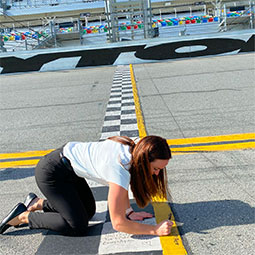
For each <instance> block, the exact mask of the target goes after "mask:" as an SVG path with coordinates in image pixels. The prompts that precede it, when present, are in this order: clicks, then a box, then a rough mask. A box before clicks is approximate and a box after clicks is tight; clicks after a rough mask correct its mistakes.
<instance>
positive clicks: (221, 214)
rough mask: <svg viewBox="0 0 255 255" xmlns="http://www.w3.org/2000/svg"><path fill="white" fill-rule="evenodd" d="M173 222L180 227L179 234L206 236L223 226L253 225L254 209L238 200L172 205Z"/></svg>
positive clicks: (254, 219) (254, 221)
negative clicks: (194, 233) (212, 230)
mask: <svg viewBox="0 0 255 255" xmlns="http://www.w3.org/2000/svg"><path fill="white" fill-rule="evenodd" d="M170 206H171V209H172V210H173V212H174V216H175V220H176V221H178V222H180V223H181V224H182V225H181V227H179V230H180V234H181V235H184V234H186V233H189V232H196V233H202V234H206V233H208V232H207V230H210V229H214V228H217V227H223V226H238V225H246V224H254V223H255V218H254V215H255V208H254V207H251V206H250V205H249V204H247V203H244V202H242V201H240V200H215V201H205V202H196V203H186V204H176V203H172V204H171V205H170Z"/></svg>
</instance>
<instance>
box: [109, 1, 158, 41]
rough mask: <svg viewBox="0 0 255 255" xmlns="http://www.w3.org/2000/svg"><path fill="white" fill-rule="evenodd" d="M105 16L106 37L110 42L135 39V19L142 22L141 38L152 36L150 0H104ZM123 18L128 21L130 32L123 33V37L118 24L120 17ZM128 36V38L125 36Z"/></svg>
mask: <svg viewBox="0 0 255 255" xmlns="http://www.w3.org/2000/svg"><path fill="white" fill-rule="evenodd" d="M105 4H106V7H105V9H106V18H107V23H108V27H109V32H108V39H109V41H110V42H118V41H122V40H127V39H131V40H134V39H135V34H137V33H136V31H135V29H134V26H135V25H136V23H135V21H141V22H142V24H143V38H151V37H153V33H152V31H153V29H152V14H151V1H150V0H129V1H121V0H105ZM123 18H125V19H126V20H127V22H128V23H129V27H130V29H129V31H130V33H128V34H127V33H126V34H125V38H124V37H121V31H120V29H119V24H120V22H121V19H122V20H123ZM127 36H128V38H127Z"/></svg>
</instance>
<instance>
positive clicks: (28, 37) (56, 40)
mask: <svg viewBox="0 0 255 255" xmlns="http://www.w3.org/2000/svg"><path fill="white" fill-rule="evenodd" d="M29 1H30V2H31V4H33V6H31V9H36V8H35V5H36V4H38V5H39V4H44V6H46V5H47V6H49V7H47V8H48V9H47V10H48V11H49V10H50V9H51V8H54V7H55V6H54V3H55V2H56V1H57V2H58V5H68V3H69V4H70V3H71V2H76V3H78V2H86V3H88V2H90V3H94V2H95V3H96V2H97V3H100V5H102V2H103V1H102V0H93V1H89V0H88V1H87V0H84V1H81V0H77V1H74V0H0V3H1V6H0V7H4V6H3V5H5V8H6V12H7V14H5V17H6V18H9V19H10V20H11V21H12V25H10V26H6V25H5V24H3V23H1V22H0V23H1V24H0V52H6V51H21V50H34V49H40V48H49V47H66V46H79V45H96V44H99V45H102V44H105V43H106V42H110V43H114V42H119V41H124V40H139V39H144V38H145V39H147V38H152V37H156V36H160V37H161V38H166V37H169V36H171V38H173V37H178V36H188V35H195V34H203V33H205V34H206V33H207V34H208V33H219V32H226V31H231V30H232V31H233V30H240V29H249V28H251V29H254V28H255V26H254V24H255V21H254V6H255V1H254V0H253V1H249V0H247V1H233V2H228V3H225V2H223V1H221V0H214V1H211V3H212V6H213V8H212V9H211V7H210V8H208V7H207V8H206V6H205V5H204V4H200V5H199V6H197V5H194V4H190V5H188V4H184V7H185V10H186V14H187V15H189V16H193V15H196V12H197V11H198V10H200V12H201V15H207V14H210V15H212V16H214V17H217V18H218V19H217V20H218V21H217V22H211V23H209V22H207V23H203V22H202V21H201V23H200V24H198V23H196V24H191V25H186V24H185V22H184V23H183V24H182V25H179V26H178V25H177V26H175V25H173V26H168V25H165V26H161V25H160V23H158V25H156V27H155V23H154V24H153V20H152V19H154V20H155V19H163V17H164V15H163V13H164V12H165V11H166V10H167V11H168V14H167V15H170V16H171V17H176V18H181V17H183V15H184V14H185V13H184V12H183V10H184V9H183V6H182V5H180V4H179V2H178V6H171V8H170V7H169V6H165V8H166V9H165V11H163V9H162V8H161V9H156V8H153V7H152V5H151V4H152V1H153V0H145V1H144V0H104V1H105V2H103V3H105V17H104V18H105V20H101V17H100V25H102V24H103V25H104V26H105V27H107V29H105V30H104V31H103V28H102V29H98V31H97V32H95V33H94V32H93V31H92V32H91V31H90V32H91V33H87V32H86V31H85V30H86V27H88V26H92V27H93V26H94V24H95V23H93V22H91V21H89V19H90V18H91V17H90V16H89V15H88V17H85V18H86V22H85V24H84V15H85V14H86V13H79V16H78V17H66V18H65V19H64V20H65V22H63V21H61V19H60V18H55V17H48V18H47V19H45V20H42V24H41V26H40V27H34V26H31V25H28V24H27V23H26V22H25V21H19V20H17V19H16V16H15V15H14V16H12V15H10V14H8V13H10V12H8V10H7V9H8V8H7V7H8V4H15V5H16V7H15V8H17V9H19V8H20V6H22V5H21V2H22V3H23V7H22V8H30V7H29V6H28V5H27V4H28V3H29ZM173 2H174V1H173ZM175 2H176V1H175ZM182 2H183V1H182ZM25 4H26V7H24V6H25ZM93 6H96V4H93ZM13 8H14V6H13ZM68 8H69V7H68ZM70 8H71V7H70ZM178 8H180V9H178ZM231 8H232V9H234V10H235V9H242V11H241V14H240V15H239V16H235V15H234V16H229V15H228V14H227V13H228V11H230V10H231ZM2 10H3V9H2ZM187 10H189V11H187ZM0 11H1V9H0ZM2 12H3V11H2ZM81 14H82V15H81ZM161 14H162V15H161ZM0 15H1V13H0ZM2 16H4V15H2ZM161 16H162V17H161ZM81 17H82V18H81ZM94 18H95V16H94ZM66 21H68V22H66ZM98 21H99V17H98V20H97V21H96V22H97V23H99V22H98ZM61 22H63V23H61ZM124 22H125V23H126V24H125V27H126V28H125V29H124V28H123V24H124ZM86 23H89V24H86ZM138 23H140V25H139V29H137V24H138ZM64 24H67V25H68V26H69V28H70V32H68V33H67V32H65V33H63V31H62V30H61V26H60V25H62V28H63V27H64ZM127 27H128V28H127ZM122 28H123V29H122ZM66 30H67V29H66ZM92 30H93V29H92ZM24 32H26V33H25V36H23V37H24V38H22V39H17V40H16V38H14V37H15V35H13V34H15V33H24ZM39 34H40V37H39V36H38V35H39ZM7 37H9V39H8V38H7ZM10 38H12V39H10ZM17 38H18V37H17Z"/></svg>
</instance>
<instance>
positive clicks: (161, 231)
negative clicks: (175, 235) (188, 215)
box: [156, 220, 173, 236]
mask: <svg viewBox="0 0 255 255" xmlns="http://www.w3.org/2000/svg"><path fill="white" fill-rule="evenodd" d="M172 226H173V222H172V221H170V220H164V221H162V222H160V223H159V224H157V225H156V234H157V235H158V236H167V235H169V234H170V233H171V228H172Z"/></svg>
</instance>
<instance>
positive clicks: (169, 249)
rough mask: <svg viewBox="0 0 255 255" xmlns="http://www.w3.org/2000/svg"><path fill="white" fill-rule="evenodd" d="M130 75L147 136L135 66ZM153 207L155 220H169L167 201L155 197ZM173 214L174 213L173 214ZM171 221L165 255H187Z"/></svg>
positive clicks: (165, 238) (141, 127)
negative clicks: (134, 70)
mask: <svg viewBox="0 0 255 255" xmlns="http://www.w3.org/2000/svg"><path fill="white" fill-rule="evenodd" d="M130 74H131V81H132V86H133V96H134V101H135V110H136V117H137V125H138V130H139V137H140V138H141V137H144V136H146V135H147V134H146V129H145V125H144V120H143V115H142V111H141V107H140V102H139V97H138V93H137V87H136V82H135V77H134V72H133V66H132V65H130ZM152 206H153V209H154V212H155V218H156V221H157V223H159V222H161V221H163V220H166V219H168V215H169V214H170V212H171V208H170V206H169V205H168V203H167V201H166V200H165V199H163V198H160V197H154V198H153V202H152ZM171 213H172V212H171ZM171 220H172V221H173V223H174V225H173V229H172V232H171V234H170V235H169V236H161V237H159V238H160V243H161V246H162V250H163V254H164V255H177V254H178V255H186V254H187V252H186V250H185V248H184V246H183V243H182V239H181V237H180V234H179V231H178V228H177V226H176V222H175V219H174V217H173V214H172V218H171Z"/></svg>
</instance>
